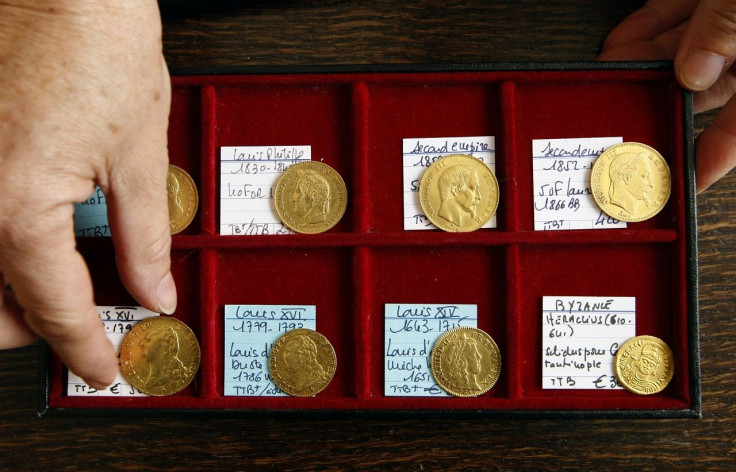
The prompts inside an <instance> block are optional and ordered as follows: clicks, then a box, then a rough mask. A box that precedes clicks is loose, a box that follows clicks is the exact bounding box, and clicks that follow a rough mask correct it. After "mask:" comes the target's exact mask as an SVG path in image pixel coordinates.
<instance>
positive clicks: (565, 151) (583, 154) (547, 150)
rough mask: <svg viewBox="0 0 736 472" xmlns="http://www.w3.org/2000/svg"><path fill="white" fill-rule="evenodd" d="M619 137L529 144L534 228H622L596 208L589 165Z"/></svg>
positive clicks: (616, 142) (543, 141)
mask: <svg viewBox="0 0 736 472" xmlns="http://www.w3.org/2000/svg"><path fill="white" fill-rule="evenodd" d="M621 142H623V138H621V137H611V138H570V139H535V140H533V141H532V173H533V177H534V229H535V230H542V231H554V230H566V229H605V228H626V223H625V222H623V221H619V220H617V219H614V218H611V217H610V216H608V215H606V214H605V213H603V212H602V211H601V209H600V208H598V205H597V204H596V202H595V199H594V198H593V193H592V192H591V189H590V172H591V169H592V168H593V163H594V162H595V160H596V159H597V158H598V156H599V155H601V153H603V151H605V150H606V149H607V148H609V147H611V146H613V145H614V144H618V143H621Z"/></svg>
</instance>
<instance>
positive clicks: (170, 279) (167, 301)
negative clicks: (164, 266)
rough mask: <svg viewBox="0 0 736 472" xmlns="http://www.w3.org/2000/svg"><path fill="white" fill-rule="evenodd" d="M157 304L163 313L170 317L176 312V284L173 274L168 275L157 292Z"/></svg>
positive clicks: (159, 285) (162, 280)
mask: <svg viewBox="0 0 736 472" xmlns="http://www.w3.org/2000/svg"><path fill="white" fill-rule="evenodd" d="M156 302H157V303H158V309H159V311H161V313H165V314H167V315H170V314H172V313H174V311H176V284H175V283H174V276H172V275H171V272H169V273H167V274H166V275H165V276H164V278H163V279H161V282H159V284H158V289H157V290H156Z"/></svg>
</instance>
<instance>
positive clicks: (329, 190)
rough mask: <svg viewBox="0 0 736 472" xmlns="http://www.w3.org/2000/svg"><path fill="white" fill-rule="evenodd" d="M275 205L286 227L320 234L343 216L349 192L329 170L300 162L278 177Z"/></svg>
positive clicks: (320, 163) (323, 166)
mask: <svg viewBox="0 0 736 472" xmlns="http://www.w3.org/2000/svg"><path fill="white" fill-rule="evenodd" d="M274 205H275V206H276V213H277V214H278V215H279V218H281V221H282V222H283V223H284V225H286V227H287V228H289V229H291V230H293V231H296V232H297V233H306V234H316V233H323V232H325V231H327V230H328V229H330V228H332V227H333V226H335V225H336V224H337V222H338V221H340V218H342V216H343V215H344V214H345V209H346V208H347V206H348V191H347V188H345V182H344V181H343V180H342V177H340V174H338V173H337V172H336V171H335V169H333V168H332V167H330V166H328V165H327V164H324V163H322V162H317V161H309V162H300V163H298V164H293V165H292V166H290V167H289V168H288V169H286V170H285V171H284V173H283V174H281V177H279V179H278V181H277V182H276V187H275V189H274Z"/></svg>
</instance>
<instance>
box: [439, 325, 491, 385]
mask: <svg viewBox="0 0 736 472" xmlns="http://www.w3.org/2000/svg"><path fill="white" fill-rule="evenodd" d="M430 366H431V369H432V375H433V376H434V380H435V382H437V385H439V386H440V387H441V388H442V389H443V390H445V391H446V392H447V393H449V394H451V395H455V396H456V397H476V396H478V395H482V394H484V393H486V392H487V391H488V390H490V389H491V388H492V387H493V386H494V385H495V384H496V381H497V380H498V377H499V375H501V352H500V351H499V349H498V346H497V345H496V342H495V341H494V340H493V338H491V337H490V336H489V335H488V333H486V332H485V331H483V330H480V329H478V328H468V327H459V328H454V329H451V330H449V331H446V332H445V333H443V334H442V335H441V336H440V337H439V338H437V341H436V342H435V343H434V347H433V348H432V354H431V357H430Z"/></svg>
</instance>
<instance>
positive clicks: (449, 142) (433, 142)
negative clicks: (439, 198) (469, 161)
mask: <svg viewBox="0 0 736 472" xmlns="http://www.w3.org/2000/svg"><path fill="white" fill-rule="evenodd" d="M450 154H468V155H471V156H473V157H475V158H477V159H479V160H481V161H483V162H484V163H485V164H486V165H487V166H488V167H489V168H490V169H491V170H492V171H493V173H494V174H495V173H496V140H495V138H494V137H493V136H464V137H454V138H407V139H404V141H403V151H402V155H403V164H402V166H403V169H404V229H405V230H418V229H436V228H437V227H436V226H435V225H433V224H432V223H431V222H430V221H429V219H428V218H427V217H426V216H425V215H424V212H423V211H422V207H421V205H420V204H419V181H420V180H422V174H423V173H424V171H425V170H427V167H429V166H430V165H432V163H433V162H434V161H436V160H437V159H439V158H440V157H443V156H448V155H450ZM495 227H496V215H493V216H492V217H491V219H490V220H489V221H488V222H487V223H486V224H485V225H483V226H482V228H495Z"/></svg>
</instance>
